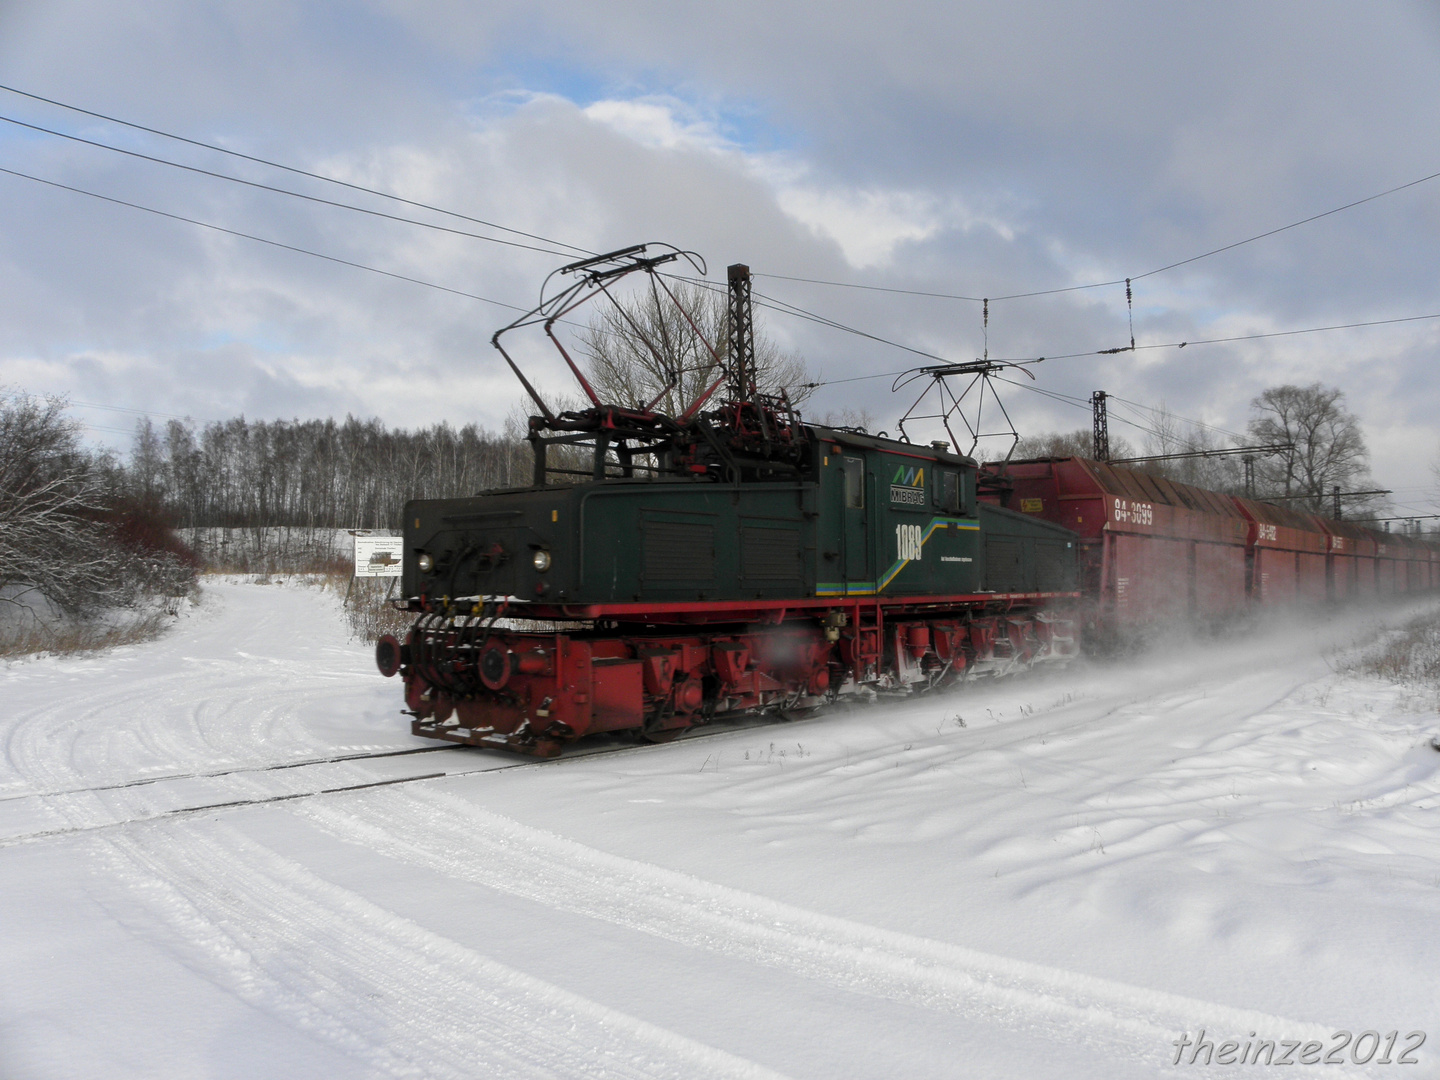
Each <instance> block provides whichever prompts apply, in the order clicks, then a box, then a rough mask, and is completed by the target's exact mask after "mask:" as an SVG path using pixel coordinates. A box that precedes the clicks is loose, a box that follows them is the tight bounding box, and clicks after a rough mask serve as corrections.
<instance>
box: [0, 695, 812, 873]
mask: <svg viewBox="0 0 1440 1080" xmlns="http://www.w3.org/2000/svg"><path fill="white" fill-rule="evenodd" d="M787 722H793V721H787V720H783V719H782V720H776V719H774V718H772V717H768V716H760V717H755V716H736V717H731V718H725V719H722V720H721V721H719V722H717V723H715V724H713V725H710V726H707V727H705V728H698V729H695V730H693V731H688V732H686V733H685V734H684V735H683V736H682V739H683V741H686V742H691V741H695V740H698V739H707V738H714V737H716V736H719V735H725V734H729V733H731V732H734V731H739V730H744V729H748V728H755V727H766V726H771V725H773V724H776V723H787ZM668 745H671V744H669V743H655V744H642V745H638V746H637V745H629V744H618V745H617V744H615V743H599V744H597V745H593V746H583V745H582V746H577V747H575V748H573V749H570V750H568V751H567V752H566V754H565V755H564V756H563V757H558V758H524V759H521V760H516V761H505V760H503V759H497V758H494V757H491V756H490V755H489V754H485V756H484V757H481V754H482V753H485V751H486V750H487V749H488V748H483V747H475V746H454V745H451V746H420V747H412V748H410V749H406V750H382V751H377V752H375V753H369V754H338V755H332V756H330V757H317V758H305V759H303V760H300V761H286V762H280V763H277V764H272V765H257V766H249V767H240V768H231V769H217V770H214V771H208V772H202V771H194V772H188V773H167V774H165V775H162V776H150V777H143V778H139V779H135V780H126V781H121V782H119V783H113V784H98V785H95V786H92V787H76V788H62V789H56V790H53V791H35V792H26V793H24V794H19V795H7V796H4V797H3V798H0V803H11V802H20V801H23V800H27V799H35V800H44V799H55V798H64V797H68V796H83V795H96V794H101V793H104V792H112V791H126V790H130V789H133V788H140V787H147V786H151V785H155V784H163V783H167V782H173V781H182V780H213V779H217V778H224V777H233V776H260V775H264V774H266V773H275V772H283V771H286V770H290V769H298V768H304V767H307V766H321V765H335V764H348V763H351V762H359V761H372V760H377V759H382V758H395V757H407V756H411V755H416V754H435V753H447V754H453V755H462V754H463V755H465V756H467V757H472V758H474V759H476V760H479V761H485V762H486V763H487V764H486V765H484V766H482V767H479V768H469V769H461V770H458V771H431V772H424V773H418V774H415V775H413V776H399V777H390V778H387V779H383V780H368V781H364V782H361V783H356V784H339V785H334V786H329V787H321V788H313V789H311V790H307V791H292V792H283V793H280V794H274V795H257V796H255V797H253V798H240V799H226V800H222V801H218V802H206V803H202V804H197V805H193V806H180V807H175V808H173V809H170V810H163V811H159V812H157V813H153V814H143V815H136V816H134V817H126V818H120V819H117V820H114V821H104V822H96V823H92V824H80V825H65V826H59V827H56V828H51V829H36V830H31V831H29V832H22V833H17V834H15V835H11V836H0V848H6V847H13V846H15V845H18V844H29V843H36V842H38V841H42V840H50V839H59V838H61V837H66V836H76V835H80V834H83V833H95V832H101V831H104V830H110V829H118V828H122V827H123V826H126V825H136V824H142V823H146V822H152V821H165V820H169V819H174V818H184V817H190V816H193V815H195V814H204V813H211V812H215V811H221V810H240V809H244V808H246V807H251V806H265V805H268V804H271V803H282V802H293V801H295V800H298V799H314V798H318V797H320V796H323V795H338V794H342V793H345V792H352V791H363V790H365V789H367V788H380V787H394V786H396V785H400V784H413V783H419V782H421V781H426V780H441V779H444V778H446V777H450V776H466V775H470V774H476V773H497V772H507V771H509V770H511V769H531V768H541V767H545V766H554V765H560V764H562V763H564V762H566V761H574V760H578V759H582V758H587V757H595V756H597V755H602V754H603V755H624V754H635V753H642V752H644V751H647V750H655V751H659V750H663V749H664V748H665V746H668Z"/></svg>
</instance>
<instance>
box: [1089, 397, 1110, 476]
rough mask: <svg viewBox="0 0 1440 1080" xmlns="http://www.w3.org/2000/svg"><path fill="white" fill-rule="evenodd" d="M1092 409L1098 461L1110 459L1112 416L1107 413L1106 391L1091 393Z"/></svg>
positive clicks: (1096, 458) (1095, 449)
mask: <svg viewBox="0 0 1440 1080" xmlns="http://www.w3.org/2000/svg"><path fill="white" fill-rule="evenodd" d="M1090 411H1091V413H1092V416H1093V420H1094V428H1095V430H1094V444H1095V445H1094V451H1095V460H1096V461H1107V462H1108V461H1109V460H1110V418H1109V417H1108V416H1107V415H1106V414H1105V391H1104V390H1096V391H1095V392H1094V393H1093V394H1091V395H1090Z"/></svg>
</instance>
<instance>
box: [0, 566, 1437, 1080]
mask: <svg viewBox="0 0 1440 1080" xmlns="http://www.w3.org/2000/svg"><path fill="white" fill-rule="evenodd" d="M1428 605H1429V606H1430V607H1431V608H1433V607H1436V606H1437V603H1436V602H1435V601H1429V602H1428ZM1425 607H1426V605H1424V604H1421V605H1417V604H1413V603H1412V604H1410V605H1409V606H1408V607H1405V608H1403V609H1396V610H1394V611H1391V612H1389V613H1386V614H1385V615H1384V616H1383V619H1382V616H1380V615H1377V614H1375V613H1371V614H1368V615H1366V616H1364V618H1363V619H1358V620H1357V619H1351V620H1350V621H1348V622H1343V623H1342V622H1341V621H1339V620H1330V621H1324V620H1319V619H1316V618H1312V619H1310V620H1308V622H1307V623H1306V624H1305V625H1303V626H1292V627H1288V628H1272V629H1270V630H1268V631H1264V632H1256V633H1254V634H1252V635H1250V636H1248V637H1246V638H1244V639H1243V640H1238V641H1234V642H1230V643H1227V644H1216V643H1213V642H1212V643H1205V644H1196V643H1191V644H1188V645H1184V646H1180V647H1176V648H1173V649H1171V650H1169V651H1168V652H1167V653H1166V654H1165V655H1163V656H1160V655H1157V656H1153V657H1150V658H1148V659H1146V660H1144V661H1143V662H1140V663H1138V664H1137V663H1132V664H1128V665H1123V666H1122V665H1114V666H1102V665H1093V666H1086V667H1082V668H1076V669H1072V670H1070V671H1068V672H1065V673H1063V674H1062V673H1057V674H1052V675H1049V676H1046V677H1043V678H1031V679H1028V680H1025V681H1016V682H1011V683H1005V684H997V685H994V686H988V687H982V688H972V689H970V690H968V691H966V692H964V693H962V694H957V695H951V696H947V697H942V698H934V699H930V700H925V701H920V702H913V703H900V704H890V705H885V704H882V705H877V706H875V707H871V708H866V709H857V710H853V711H847V712H840V713H833V714H831V715H829V716H825V717H819V718H815V719H812V720H807V721H803V722H798V723H792V724H784V725H778V726H769V727H762V728H748V729H744V730H731V731H727V732H724V733H722V734H718V735H712V736H709V737H706V738H699V739H693V740H688V741H681V742H677V743H672V744H669V745H666V746H657V747H647V748H637V749H630V750H626V751H623V752H620V753H615V754H608V755H595V756H590V757H576V758H569V759H561V760H560V761H558V762H553V763H539V764H524V765H522V767H509V768H503V767H504V766H514V765H515V764H516V759H508V758H501V757H497V756H492V755H489V754H486V753H484V752H479V751H473V750H466V749H448V748H447V749H437V750H435V751H433V752H425V753H419V754H409V755H398V756H391V757H383V758H369V759H365V760H351V761H343V760H342V761H319V760H318V759H326V758H336V757H343V756H345V755H356V754H365V753H369V752H374V751H379V750H390V749H393V750H406V749H411V748H417V747H428V746H431V745H432V744H429V743H426V742H424V741H422V740H417V739H413V738H412V737H411V736H410V735H409V734H408V731H407V727H406V724H405V723H404V719H405V718H404V717H402V716H401V715H400V714H399V712H398V710H399V706H400V702H399V692H400V688H399V684H398V682H395V681H386V680H384V679H381V678H380V677H379V676H378V675H377V674H375V672H374V669H373V666H372V664H371V661H370V657H369V655H368V650H367V649H365V648H363V647H360V646H357V645H353V644H349V643H347V641H346V639H345V631H344V623H343V620H342V618H341V617H340V615H339V611H338V607H337V601H336V600H335V598H334V597H333V596H330V595H328V594H325V593H322V592H320V591H319V590H314V589H309V588H305V587H299V586H296V585H293V584H292V585H288V586H285V585H254V584H248V583H245V582H243V581H238V580H232V581H223V582H211V583H209V584H208V585H207V586H206V591H205V596H204V599H203V601H202V603H201V604H200V605H199V606H198V608H196V609H194V610H193V611H191V612H190V613H188V614H187V615H186V616H185V617H184V618H183V619H182V620H181V621H180V623H179V625H178V626H177V628H176V629H175V630H174V631H173V632H172V633H170V634H169V635H168V636H167V637H165V638H164V639H162V640H160V641H158V642H153V643H150V644H147V645H142V646H132V647H126V648H123V649H119V650H116V651H114V652H112V653H109V654H104V655H91V656H83V657H77V658H43V659H35V660H30V661H26V662H16V663H12V664H9V665H8V666H3V667H0V738H3V746H4V755H3V761H0V971H3V977H0V1077H3V1078H4V1080H22V1078H23V1080H29V1078H40V1077H44V1078H51V1077H96V1078H100V1077H103V1078H106V1080H116V1078H124V1077H137V1078H138V1077H144V1078H153V1077H164V1078H192V1077H224V1078H231V1077H233V1078H237V1080H238V1078H244V1080H254V1078H257V1077H265V1078H270V1077H325V1078H327V1080H328V1078H337V1080H338V1078H348V1077H371V1076H375V1077H390V1076H397V1077H424V1078H431V1077H437V1078H438V1077H531V1076H555V1077H601V1076H605V1077H640V1076H662V1077H675V1078H677V1080H679V1078H687V1080H688V1078H708V1077H732V1076H733V1077H762V1076H774V1075H777V1074H778V1075H785V1076H791V1077H815V1078H827V1080H828V1078H832V1077H847V1078H848V1077H876V1078H881V1077H883V1078H896V1077H900V1078H909V1077H1065V1078H1086V1077H1094V1078H1116V1077H1139V1076H1154V1075H1173V1074H1177V1073H1178V1074H1187V1075H1188V1074H1194V1073H1200V1072H1210V1071H1212V1070H1214V1069H1220V1070H1221V1071H1226V1072H1235V1071H1237V1070H1238V1071H1239V1072H1241V1073H1266V1074H1268V1073H1270V1072H1271V1070H1272V1069H1274V1068H1282V1067H1283V1066H1281V1065H1279V1064H1278V1061H1279V1059H1280V1057H1281V1055H1282V1054H1283V1053H1285V1050H1284V1046H1283V1044H1284V1042H1285V1041H1287V1040H1288V1041H1292V1042H1301V1043H1303V1042H1306V1041H1309V1040H1315V1041H1318V1042H1321V1043H1322V1044H1323V1050H1324V1052H1325V1053H1329V1052H1330V1051H1331V1049H1332V1048H1333V1047H1336V1046H1337V1045H1339V1043H1340V1042H1341V1040H1338V1039H1333V1038H1332V1037H1331V1036H1332V1034H1333V1033H1335V1032H1337V1031H1342V1030H1344V1031H1349V1032H1352V1033H1354V1034H1356V1035H1359V1034H1360V1033H1361V1032H1364V1031H1367V1030H1371V1031H1374V1032H1376V1033H1377V1034H1378V1035H1380V1036H1388V1034H1389V1033H1390V1032H1392V1031H1394V1032H1398V1035H1397V1037H1396V1041H1395V1042H1394V1045H1393V1049H1391V1050H1390V1051H1389V1058H1390V1060H1391V1062H1392V1063H1390V1064H1381V1063H1378V1059H1379V1058H1380V1057H1381V1056H1382V1055H1384V1054H1385V1053H1386V1043H1387V1042H1388V1041H1389V1040H1388V1039H1385V1038H1382V1039H1381V1040H1380V1046H1379V1049H1378V1051H1376V1050H1375V1049H1374V1048H1372V1047H1371V1046H1370V1044H1371V1042H1372V1040H1371V1039H1370V1038H1368V1037H1367V1038H1366V1039H1365V1040H1363V1042H1362V1045H1361V1052H1360V1056H1361V1057H1365V1056H1366V1051H1367V1049H1368V1050H1369V1051H1370V1052H1371V1053H1372V1054H1373V1055H1374V1057H1375V1058H1376V1059H1377V1061H1372V1062H1371V1063H1370V1064H1369V1065H1367V1066H1364V1067H1363V1068H1362V1067H1358V1066H1355V1065H1353V1064H1351V1065H1347V1066H1345V1067H1343V1068H1341V1067H1329V1068H1327V1067H1326V1066H1324V1065H1323V1064H1322V1065H1296V1066H1295V1069H1296V1071H1298V1072H1300V1073H1301V1074H1303V1075H1338V1074H1341V1073H1342V1072H1343V1073H1355V1074H1363V1075H1379V1076H1390V1075H1396V1074H1398V1075H1400V1076H1410V1077H1420V1076H1440V1068H1437V1062H1440V933H1437V930H1440V828H1437V824H1436V818H1437V808H1440V773H1437V767H1440V753H1437V752H1436V751H1435V750H1434V749H1432V748H1431V747H1430V745H1429V739H1430V738H1431V737H1432V736H1433V735H1435V734H1436V733H1437V731H1440V720H1437V717H1436V714H1435V713H1434V712H1433V711H1432V707H1431V706H1432V705H1433V702H1431V701H1428V700H1427V699H1425V698H1423V697H1422V696H1420V695H1419V694H1417V693H1414V692H1410V691H1406V690H1404V689H1402V688H1399V687H1396V686H1394V685H1391V684H1389V683H1384V682H1380V681H1377V680H1372V679H1369V678H1364V677H1360V676H1356V675H1351V674H1343V673H1340V672H1339V671H1337V668H1341V667H1342V666H1343V664H1342V661H1343V657H1344V655H1345V653H1346V650H1350V649H1353V648H1355V647H1356V646H1358V645H1363V644H1364V643H1365V642H1367V641H1371V640H1373V639H1374V638H1375V636H1376V635H1377V634H1379V633H1380V632H1381V625H1382V621H1383V623H1386V624H1388V625H1399V624H1400V623H1401V622H1403V621H1404V619H1405V618H1407V617H1409V616H1411V615H1413V614H1415V613H1416V612H1417V611H1419V610H1423V609H1424V608H1425ZM304 762H312V764H300V763H304ZM315 762H318V763H315ZM275 764H294V767H293V768H286V769H279V770H275V769H270V770H268V771H262V770H263V767H264V766H270V765H275ZM434 773H444V774H446V775H444V776H437V777H434V778H432V779H428V780H419V781H416V782H411V783H403V784H397V785H390V786H378V787H369V788H359V789H353V790H348V791H331V792H330V793H328V794H313V795H312V794H311V793H315V792H321V791H326V790H329V789H335V788H354V785H361V784H373V783H375V782H377V781H383V780H392V779H401V778H405V777H411V776H417V775H421V774H434ZM167 778H168V779H167ZM135 781H147V782H144V783H135ZM280 795H300V796H302V797H300V798H295V799H289V800H284V801H271V802H264V803H260V804H257V805H250V806H246V805H243V804H244V803H245V802H247V801H248V802H253V801H254V800H260V799H268V798H273V797H275V796H280ZM233 803H240V804H241V805H223V806H221V805H216V804H233ZM197 807H211V808H210V809H205V810H196V811H195V812H189V813H185V812H182V813H176V812H175V811H185V810H187V809H189V808H197ZM147 818H149V819H153V820H149V821H147V820H146V819H147ZM1202 1028H1203V1029H1204V1031H1205V1036H1204V1038H1205V1039H1206V1040H1209V1041H1211V1042H1212V1043H1213V1044H1214V1052H1220V1051H1221V1050H1223V1043H1224V1042H1225V1040H1227V1039H1234V1040H1236V1041H1237V1042H1238V1044H1239V1048H1245V1047H1247V1045H1248V1044H1258V1043H1260V1042H1261V1041H1263V1040H1270V1041H1273V1042H1275V1043H1276V1044H1277V1046H1276V1048H1275V1049H1274V1050H1273V1051H1272V1055H1273V1059H1274V1060H1275V1061H1276V1062H1277V1064H1274V1065H1271V1066H1268V1067H1267V1066H1266V1065H1264V1064H1259V1065H1251V1064H1246V1065H1233V1066H1230V1067H1229V1069H1225V1067H1224V1066H1222V1065H1212V1066H1210V1067H1209V1068H1207V1067H1206V1066H1205V1065H1204V1064H1203V1061H1204V1057H1205V1051H1203V1050H1202V1052H1201V1057H1200V1063H1197V1064H1194V1065H1191V1064H1189V1061H1190V1056H1191V1049H1190V1047H1188V1046H1185V1047H1183V1048H1182V1049H1183V1059H1182V1063H1181V1064H1180V1065H1179V1066H1174V1065H1172V1064H1171V1062H1173V1060H1174V1058H1175V1055H1176V1053H1177V1050H1176V1046H1175V1042H1176V1041H1177V1040H1179V1039H1181V1037H1182V1033H1187V1034H1188V1037H1189V1038H1191V1039H1192V1040H1193V1039H1195V1038H1196V1037H1197V1034H1198V1032H1199V1031H1200V1030H1201V1029H1202ZM1412 1031H1423V1032H1426V1033H1427V1035H1428V1041H1426V1043H1425V1044H1424V1045H1423V1046H1422V1047H1420V1049H1419V1050H1418V1051H1417V1052H1415V1053H1414V1054H1413V1055H1412V1057H1414V1058H1415V1059H1417V1060H1418V1064H1404V1065H1402V1064H1399V1063H1398V1061H1397V1060H1396V1059H1398V1058H1399V1057H1400V1055H1401V1053H1402V1052H1403V1050H1404V1049H1405V1047H1406V1046H1407V1045H1413V1044H1414V1042H1415V1041H1416V1038H1414V1037H1410V1038H1407V1035H1408V1033H1409V1032H1412ZM1239 1048H1237V1049H1236V1050H1235V1051H1234V1052H1233V1053H1234V1055H1235V1056H1236V1057H1238V1056H1240V1054H1241V1053H1242V1052H1243V1051H1242V1050H1240V1049H1239ZM1250 1052H1251V1053H1253V1052H1254V1051H1253V1049H1252V1050H1251V1051H1250ZM1303 1052H1304V1048H1303V1047H1299V1048H1292V1049H1291V1051H1290V1055H1291V1059H1292V1060H1297V1061H1298V1059H1299V1056H1300V1054H1301V1053H1303ZM1311 1056H1314V1055H1313V1053H1312V1055H1311ZM1337 1056H1338V1057H1340V1058H1343V1059H1344V1060H1346V1061H1347V1062H1348V1061H1349V1060H1350V1056H1351V1055H1350V1050H1349V1048H1348V1047H1346V1048H1345V1049H1343V1050H1342V1051H1341V1052H1340V1053H1339V1054H1338V1055H1337ZM1247 1061H1248V1056H1247ZM1262 1061H1263V1058H1262ZM1281 1075H1288V1074H1286V1073H1282V1074H1281Z"/></svg>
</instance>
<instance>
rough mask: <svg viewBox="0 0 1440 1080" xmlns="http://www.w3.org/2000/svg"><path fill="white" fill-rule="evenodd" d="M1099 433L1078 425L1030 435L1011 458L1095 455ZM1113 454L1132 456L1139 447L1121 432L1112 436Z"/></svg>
mask: <svg viewBox="0 0 1440 1080" xmlns="http://www.w3.org/2000/svg"><path fill="white" fill-rule="evenodd" d="M1094 456H1095V433H1094V432H1093V431H1092V430H1091V429H1090V428H1088V427H1087V428H1076V429H1075V430H1074V431H1049V432H1043V433H1041V434H1039V435H1026V436H1024V437H1022V438H1021V439H1020V441H1019V442H1018V443H1016V444H1015V452H1014V453H1013V454H1011V455H1010V460H1011V461H1025V460H1027V459H1029V458H1047V457H1084V458H1088V457H1094ZM1110 456H1111V457H1117V458H1128V457H1134V456H1135V449H1134V447H1132V446H1131V445H1130V444H1129V443H1128V442H1126V441H1125V440H1124V438H1122V437H1121V436H1119V435H1111V436H1110Z"/></svg>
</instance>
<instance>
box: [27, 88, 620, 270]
mask: <svg viewBox="0 0 1440 1080" xmlns="http://www.w3.org/2000/svg"><path fill="white" fill-rule="evenodd" d="M0 90H4V91H6V92H7V93H11V94H15V95H17V96H19V97H25V98H29V99H30V100H32V101H40V102H44V103H45V104H46V105H53V106H55V107H56V108H60V109H66V110H68V111H70V112H74V113H79V114H80V115H82V116H90V117H94V118H95V119H97V120H104V121H105V122H107V123H110V124H119V125H120V126H121V127H127V128H130V129H131V130H133V131H143V132H146V133H147V134H150V135H158V136H160V137H161V138H164V139H172V140H174V141H175V142H179V143H186V144H188V145H190V146H198V147H200V148H201V149H204V150H212V151H214V152H215V153H217V154H226V155H228V156H230V157H233V158H238V159H240V160H242V161H251V162H254V163H255V164H257V165H264V166H267V167H268V168H271V169H280V170H281V171H283V172H288V173H293V174H295V175H296V176H306V177H309V178H310V179H312V180H320V181H323V182H324V183H327V184H336V185H338V186H339V187H343V188H349V189H350V190H351V191H360V192H364V193H365V194H366V195H375V196H378V197H379V198H382V199H390V200H391V201H393V202H397V203H403V204H404V205H406V206H413V207H415V208H416V209H420V210H430V211H432V212H434V213H437V214H444V215H446V216H447V217H453V218H456V219H458V220H460V221H469V222H471V223H472V224H475V225H484V226H486V227H487V228H490V229H499V230H500V231H501V232H508V233H511V234H513V235H515V236H523V237H525V238H526V239H528V240H538V241H540V242H541V243H543V244H551V245H554V246H555V247H563V248H570V249H572V250H574V251H578V252H580V253H581V254H583V255H594V254H595V252H593V251H591V250H590V249H589V248H585V247H580V246H579V245H577V244H567V243H565V242H564V241H563V240H553V239H551V238H550V237H548V236H541V235H540V234H538V233H530V232H525V231H523V230H521V229H512V228H510V227H509V226H508V225H501V224H498V223H497V222H494V221H486V220H485V219H484V218H478V217H472V216H470V215H469V214H462V213H459V212H458V211H455V210H446V209H445V208H444V207H441V206H434V205H432V204H430V203H425V202H419V201H418V200H415V199H407V198H405V197H403V196H401V195H396V194H394V193H392V192H389V191H382V190H380V189H378V188H371V187H366V186H365V185H363V184H356V183H352V182H350V181H348V180H337V179H336V178H335V177H333V176H325V175H324V174H323V173H316V172H310V171H309V170H308V169H301V168H299V167H297V166H294V165H286V164H284V163H283V162H279V161H271V160H269V159H268V158H262V157H257V156H255V155H253V154H244V153H241V152H240V151H238V150H231V149H229V148H227V147H224V146H218V145H216V144H215V143H207V142H203V141H201V140H199V139H191V138H187V137H186V136H184V135H176V134H174V133H172V132H169V131H163V130H161V129H160V128H155V127H147V126H146V125H144V124H137V123H134V122H133V121H130V120H121V119H120V118H119V117H115V116H108V115H106V114H105V113H99V112H94V111H92V110H90V109H82V108H81V107H79V106H78V105H69V104H66V103H65V102H63V101H57V100H56V99H54V98H48V97H42V96H41V95H39V94H33V93H30V92H29V91H26V90H21V89H19V88H17V87H14V86H6V85H4V84H3V83H0ZM111 149H113V147H112V148H111Z"/></svg>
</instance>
